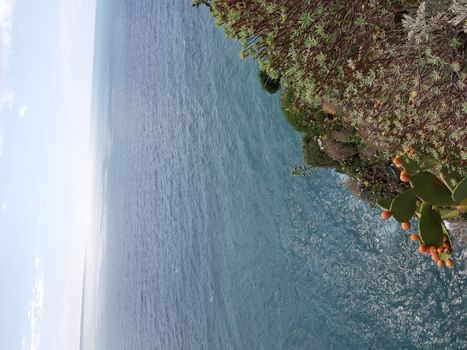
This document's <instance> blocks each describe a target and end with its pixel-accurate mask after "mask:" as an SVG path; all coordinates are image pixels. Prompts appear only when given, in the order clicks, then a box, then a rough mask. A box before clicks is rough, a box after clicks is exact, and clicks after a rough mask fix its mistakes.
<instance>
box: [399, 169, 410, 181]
mask: <svg viewBox="0 0 467 350" xmlns="http://www.w3.org/2000/svg"><path fill="white" fill-rule="evenodd" d="M399 179H400V180H401V181H402V182H410V176H409V174H408V173H407V172H406V171H405V170H403V171H402V172H401V175H400V176H399Z"/></svg>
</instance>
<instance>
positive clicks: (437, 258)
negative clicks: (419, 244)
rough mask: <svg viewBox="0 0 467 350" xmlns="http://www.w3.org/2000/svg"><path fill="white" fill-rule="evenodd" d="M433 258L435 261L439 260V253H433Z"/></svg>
mask: <svg viewBox="0 0 467 350" xmlns="http://www.w3.org/2000/svg"><path fill="white" fill-rule="evenodd" d="M431 259H433V261H439V254H438V253H433V254H431Z"/></svg>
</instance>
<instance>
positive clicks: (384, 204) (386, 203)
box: [376, 198, 392, 210]
mask: <svg viewBox="0 0 467 350" xmlns="http://www.w3.org/2000/svg"><path fill="white" fill-rule="evenodd" d="M391 203H392V198H378V199H377V200H376V204H378V205H379V206H380V207H381V208H383V209H385V210H391Z"/></svg>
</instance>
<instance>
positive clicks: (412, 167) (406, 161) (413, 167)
mask: <svg viewBox="0 0 467 350" xmlns="http://www.w3.org/2000/svg"><path fill="white" fill-rule="evenodd" d="M402 166H403V167H404V169H405V170H407V171H408V172H409V173H411V174H414V173H417V172H418V171H419V170H420V163H419V162H418V161H416V160H415V159H411V158H409V157H407V155H406V154H404V155H403V156H402Z"/></svg>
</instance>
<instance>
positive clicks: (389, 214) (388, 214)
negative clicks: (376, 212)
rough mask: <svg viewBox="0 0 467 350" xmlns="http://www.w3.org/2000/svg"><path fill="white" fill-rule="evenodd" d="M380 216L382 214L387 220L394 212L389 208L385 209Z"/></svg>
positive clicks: (382, 217)
mask: <svg viewBox="0 0 467 350" xmlns="http://www.w3.org/2000/svg"><path fill="white" fill-rule="evenodd" d="M380 216H381V219H383V220H387V219H389V218H390V217H391V216H392V213H391V212H390V211H389V210H383V211H382V212H381V215H380Z"/></svg>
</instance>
